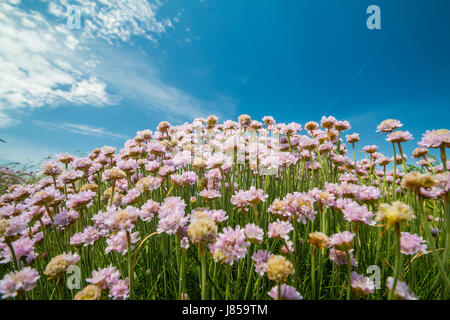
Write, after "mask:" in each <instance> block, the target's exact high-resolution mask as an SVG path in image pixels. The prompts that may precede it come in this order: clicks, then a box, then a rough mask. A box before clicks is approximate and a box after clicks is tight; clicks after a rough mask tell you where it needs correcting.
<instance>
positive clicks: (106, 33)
mask: <svg viewBox="0 0 450 320" xmlns="http://www.w3.org/2000/svg"><path fill="white" fill-rule="evenodd" d="M69 6H72V8H75V7H78V8H79V9H80V12H81V14H82V16H83V18H84V25H83V28H82V30H83V36H84V37H88V38H95V39H98V38H102V39H105V40H107V41H108V42H110V43H111V42H112V41H114V40H121V41H129V40H130V38H131V37H132V36H143V37H145V38H147V39H149V40H151V41H156V38H155V35H158V34H161V33H164V32H165V31H166V26H168V27H170V26H171V21H170V19H168V18H166V19H164V20H161V21H160V20H158V19H157V18H156V11H157V10H158V8H159V7H160V6H161V3H160V2H155V3H152V4H150V3H149V2H148V1H147V0H100V1H97V0H71V1H68V0H55V1H51V2H50V4H49V12H50V13H52V14H53V15H55V16H56V17H58V18H61V19H63V20H65V19H66V18H67V16H66V15H67V8H68V7H69Z"/></svg>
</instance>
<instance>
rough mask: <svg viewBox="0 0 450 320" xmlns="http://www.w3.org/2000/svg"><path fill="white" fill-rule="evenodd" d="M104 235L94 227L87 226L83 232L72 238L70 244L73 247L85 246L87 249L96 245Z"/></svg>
mask: <svg viewBox="0 0 450 320" xmlns="http://www.w3.org/2000/svg"><path fill="white" fill-rule="evenodd" d="M101 236H102V233H101V232H100V231H98V230H97V229H96V228H95V227H93V226H87V227H86V228H84V230H83V231H82V232H78V233H75V234H74V235H73V236H72V237H71V238H70V244H71V245H73V246H77V245H81V244H83V245H84V246H85V247H86V246H88V245H92V244H94V242H95V241H97V240H98V239H100V237H101Z"/></svg>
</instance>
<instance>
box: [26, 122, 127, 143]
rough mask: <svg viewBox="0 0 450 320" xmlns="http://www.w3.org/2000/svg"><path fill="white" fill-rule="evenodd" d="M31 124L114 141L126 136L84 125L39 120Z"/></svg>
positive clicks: (123, 138)
mask: <svg viewBox="0 0 450 320" xmlns="http://www.w3.org/2000/svg"><path fill="white" fill-rule="evenodd" d="M33 124H35V125H37V126H39V127H42V128H46V129H49V130H55V129H56V130H63V131H68V132H71V133H75V134H81V135H85V136H96V137H109V138H116V139H122V140H125V139H127V137H126V136H124V135H121V134H117V133H113V132H110V131H108V130H106V129H105V128H99V127H93V126H89V125H85V124H78V123H67V122H63V123H53V122H47V121H40V120H34V121H33Z"/></svg>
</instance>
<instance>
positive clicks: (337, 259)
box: [329, 248, 358, 267]
mask: <svg viewBox="0 0 450 320" xmlns="http://www.w3.org/2000/svg"><path fill="white" fill-rule="evenodd" d="M349 254H350V260H351V263H352V266H354V267H356V266H357V265H358V262H357V261H356V260H355V258H354V256H353V249H352V250H350V251H349ZM329 255H330V260H331V262H333V263H335V264H336V265H338V266H346V265H347V254H346V252H345V251H341V250H336V249H334V248H330V253H329Z"/></svg>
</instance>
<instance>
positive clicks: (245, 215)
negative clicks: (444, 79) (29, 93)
mask: <svg viewBox="0 0 450 320" xmlns="http://www.w3.org/2000/svg"><path fill="white" fill-rule="evenodd" d="M262 120H263V121H262V122H259V121H255V120H251V118H250V117H249V116H247V115H241V116H240V117H239V118H238V122H235V121H230V120H227V121H225V122H223V123H219V122H218V119H217V117H215V116H209V117H208V118H205V119H200V118H199V119H195V120H194V122H193V123H186V124H183V125H180V126H172V125H170V124H169V123H168V122H161V123H160V124H159V125H158V127H157V129H156V130H155V131H154V132H152V131H150V130H143V131H139V132H137V135H136V137H135V138H134V139H132V140H128V141H127V142H126V143H125V145H124V147H123V148H122V149H120V150H117V149H116V148H115V147H111V146H104V147H102V148H99V149H94V150H93V151H92V152H91V153H90V154H89V155H88V156H87V157H84V158H83V157H76V156H73V155H70V154H59V155H57V156H56V157H55V159H54V160H51V161H48V162H46V163H45V164H44V165H43V166H42V172H41V174H42V175H43V176H44V177H43V178H42V179H40V180H39V181H37V182H35V183H33V184H26V183H20V181H18V182H19V183H16V184H11V185H9V186H8V189H7V190H6V191H5V193H4V194H3V195H2V196H1V197H0V279H1V280H0V294H1V296H2V298H4V299H77V300H89V299H90V300H93V299H114V300H116V299H181V300H187V299H190V300H193V299H220V300H223V299H347V300H349V299H355V300H357V299H373V300H375V299H402V300H406V299H408V300H411V299H448V297H449V293H450V282H449V279H450V274H449V251H450V234H449V231H450V226H449V223H450V212H449V192H450V172H449V171H448V168H449V165H450V163H449V162H448V161H447V159H446V148H449V147H450V131H449V130H447V129H440V130H433V131H427V132H425V133H424V134H423V136H422V138H421V140H420V142H418V148H416V149H415V150H414V152H413V154H412V155H410V156H409V157H410V158H411V156H412V158H414V159H415V161H416V164H417V165H411V164H410V163H411V160H410V161H409V162H410V163H408V160H407V159H408V156H407V155H406V154H404V153H403V150H402V147H404V144H406V143H414V142H410V141H411V140H413V137H412V135H411V134H410V133H409V132H408V131H401V130H399V128H401V127H403V124H402V123H401V122H400V121H398V120H393V119H388V120H385V121H383V122H382V123H380V124H379V126H378V127H377V128H376V129H377V131H378V133H377V134H380V135H383V137H384V138H385V140H384V139H383V140H381V141H383V142H382V143H383V144H386V145H387V146H389V148H392V149H391V150H392V154H390V155H384V154H381V153H380V152H379V150H378V146H376V145H364V144H363V142H361V141H360V138H359V135H358V134H357V133H351V126H350V124H349V123H348V122H347V121H338V120H336V119H335V118H334V117H332V116H330V117H323V118H322V119H321V121H320V123H316V122H313V121H311V122H308V123H306V124H304V126H303V127H302V126H301V125H300V124H298V123H289V124H281V123H280V124H278V123H276V122H275V120H274V119H273V118H272V117H270V116H267V117H264V118H263V119H262ZM374 131H375V128H374ZM430 149H437V150H435V152H436V153H437V154H439V155H440V161H438V160H435V158H434V157H432V156H431V155H430V153H429V152H430V151H431V150H430ZM360 152H363V153H364V157H363V159H361V160H359V161H358V159H357V157H356V154H357V153H358V154H360ZM372 271H373V272H372Z"/></svg>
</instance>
